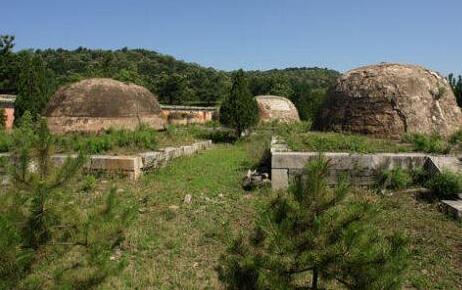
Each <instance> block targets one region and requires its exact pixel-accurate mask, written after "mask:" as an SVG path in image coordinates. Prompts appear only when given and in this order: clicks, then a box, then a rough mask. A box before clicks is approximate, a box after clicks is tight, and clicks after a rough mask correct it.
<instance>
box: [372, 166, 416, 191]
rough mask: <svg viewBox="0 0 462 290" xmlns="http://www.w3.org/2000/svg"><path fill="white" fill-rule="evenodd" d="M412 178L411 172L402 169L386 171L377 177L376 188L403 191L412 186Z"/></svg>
mask: <svg viewBox="0 0 462 290" xmlns="http://www.w3.org/2000/svg"><path fill="white" fill-rule="evenodd" d="M412 181H413V180H412V176H411V174H410V173H409V171H407V170H404V169H402V168H400V167H398V168H394V169H390V170H384V171H382V172H380V173H379V174H378V176H377V180H376V187H377V188H379V189H391V190H396V189H403V188H406V187H408V186H409V185H411V184H412Z"/></svg>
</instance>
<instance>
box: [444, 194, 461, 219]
mask: <svg viewBox="0 0 462 290" xmlns="http://www.w3.org/2000/svg"><path fill="white" fill-rule="evenodd" d="M441 207H442V209H443V211H444V212H446V213H447V214H448V215H450V216H452V217H454V218H455V219H457V220H459V221H462V200H461V199H459V200H442V201H441Z"/></svg>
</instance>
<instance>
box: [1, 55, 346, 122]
mask: <svg viewBox="0 0 462 290" xmlns="http://www.w3.org/2000/svg"><path fill="white" fill-rule="evenodd" d="M13 55H14V60H12V61H8V62H7V63H8V64H6V63H4V64H3V65H7V66H8V67H7V68H6V69H4V70H3V72H8V73H6V74H4V75H6V76H7V78H10V80H9V81H8V80H6V81H4V82H3V87H2V82H0V91H5V92H6V91H7V92H9V93H15V90H16V85H15V84H16V83H19V82H18V81H17V80H18V78H19V77H18V75H19V74H20V72H21V67H22V68H24V67H27V66H28V64H27V63H26V62H25V61H23V60H27V61H29V62H31V58H32V59H33V58H37V56H39V57H38V58H40V59H41V60H40V61H38V62H40V63H43V64H44V65H45V67H46V68H47V71H48V72H49V75H51V78H52V80H53V81H52V82H51V83H53V87H54V88H52V89H50V91H53V90H54V89H56V87H58V86H59V85H62V84H65V83H68V82H73V81H78V80H80V79H84V78H89V77H109V78H114V79H117V80H121V81H130V82H133V83H136V84H139V85H143V86H145V87H147V88H148V89H149V90H150V91H152V92H154V93H155V94H157V95H158V96H159V99H160V102H161V103H164V104H190V105H215V104H217V103H219V102H220V101H221V100H222V99H223V97H224V96H225V95H226V94H227V92H228V91H229V87H230V79H231V72H225V71H220V70H217V69H214V68H206V67H203V66H200V65H198V64H194V63H188V62H184V61H181V60H177V59H175V58H174V57H171V56H168V55H163V54H160V53H157V52H155V51H149V50H144V49H127V48H124V49H120V50H114V51H111V50H95V49H87V48H78V49H76V50H65V49H46V50H35V51H20V52H16V53H14V54H13ZM32 63H33V62H32ZM14 66H16V67H14ZM1 70H2V69H0V71H1ZM247 75H248V78H249V85H250V88H251V90H252V93H253V94H254V95H259V94H275V95H282V96H288V97H289V98H291V99H292V100H293V101H294V103H295V104H296V105H297V107H299V110H300V114H301V116H302V117H303V118H305V119H306V118H310V117H311V115H312V114H314V112H315V111H316V108H317V107H318V104H319V102H320V100H321V99H322V98H323V96H324V94H325V91H326V89H327V87H328V86H329V85H330V84H331V83H332V82H333V81H334V80H335V79H336V78H337V76H338V75H339V73H338V72H336V71H333V70H328V69H321V68H289V69H280V70H268V71H249V72H248V74H247Z"/></svg>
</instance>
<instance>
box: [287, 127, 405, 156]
mask: <svg viewBox="0 0 462 290" xmlns="http://www.w3.org/2000/svg"><path fill="white" fill-rule="evenodd" d="M281 136H282V138H283V139H284V140H285V141H286V142H287V144H288V145H289V147H290V148H291V149H292V150H293V151H318V152H354V153H380V152H394V153H396V152H411V151H413V148H412V147H411V146H409V145H407V144H402V143H399V142H396V141H394V140H388V139H377V138H371V137H367V136H361V135H352V134H340V133H333V132H299V133H298V132H297V133H290V132H289V133H283V132H282V134H281Z"/></svg>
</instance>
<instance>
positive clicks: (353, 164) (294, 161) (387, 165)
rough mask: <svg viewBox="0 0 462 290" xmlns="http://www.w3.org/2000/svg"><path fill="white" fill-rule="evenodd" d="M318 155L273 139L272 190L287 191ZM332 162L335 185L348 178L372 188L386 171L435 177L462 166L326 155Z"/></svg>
mask: <svg viewBox="0 0 462 290" xmlns="http://www.w3.org/2000/svg"><path fill="white" fill-rule="evenodd" d="M319 154H320V153H318V152H290V151H289V149H288V148H287V145H285V144H284V142H283V141H281V140H278V139H277V138H273V140H272V144H271V184H272V188H273V190H281V189H287V188H288V186H289V183H290V180H291V179H293V178H294V177H295V176H296V175H300V174H302V173H303V171H304V168H305V166H306V164H307V163H308V162H310V161H312V160H314V159H316V158H318V156H319ZM323 156H324V157H325V158H327V159H328V160H329V162H330V172H329V182H330V183H331V184H335V183H336V182H337V181H338V179H339V177H340V176H341V175H346V176H347V177H349V178H350V181H351V182H352V183H354V184H357V185H371V184H373V183H374V178H375V176H376V175H377V174H378V173H379V172H381V171H382V170H385V169H393V168H397V167H401V168H403V169H415V168H420V167H423V168H425V169H426V170H429V171H432V172H434V173H436V172H441V171H442V170H445V169H448V170H456V171H457V170H460V168H462V165H461V162H460V161H459V160H458V159H457V158H456V157H455V156H432V155H428V154H425V153H378V154H356V153H323Z"/></svg>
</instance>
